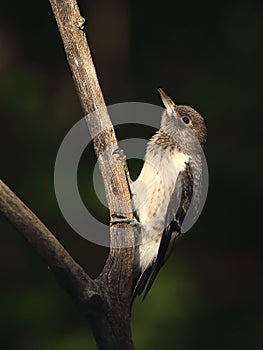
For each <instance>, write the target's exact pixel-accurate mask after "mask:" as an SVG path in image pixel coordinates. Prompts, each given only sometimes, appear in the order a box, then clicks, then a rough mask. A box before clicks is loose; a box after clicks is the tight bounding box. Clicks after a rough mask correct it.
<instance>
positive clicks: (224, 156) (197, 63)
mask: <svg viewBox="0 0 263 350" xmlns="http://www.w3.org/2000/svg"><path fill="white" fill-rule="evenodd" d="M79 4H80V7H81V10H82V14H83V16H84V17H85V18H86V30H87V32H88V39H89V43H90V46H91V50H92V54H93V58H94V61H95V65H96V68H97V72H98V76H99V79H100V82H101V86H102V89H103V93H104V96H105V99H106V101H107V103H108V104H111V103H118V102H126V101H140V102H148V103H153V104H160V100H159V97H158V94H157V92H156V89H157V88H158V87H159V86H161V87H162V88H163V89H164V90H166V91H167V92H168V94H170V95H171V96H172V97H173V98H174V99H175V101H176V102H177V103H180V104H181V103H184V104H190V105H191V106H193V107H195V108H196V109H197V110H199V111H200V112H201V113H202V114H203V115H204V116H205V118H206V122H207V126H208V141H207V145H206V149H205V153H206V155H207V161H208V165H209V172H210V187H209V194H208V198H207V202H206V206H205V209H204V211H203V213H202V215H201V217H200V219H199V221H198V222H197V224H196V225H195V226H194V227H193V228H192V229H191V232H190V233H189V235H187V236H186V237H185V239H184V240H183V241H181V242H180V244H179V245H178V247H177V250H176V252H175V253H174V255H173V256H172V257H171V258H170V260H169V262H168V263H167V265H166V266H165V267H164V268H163V270H162V272H161V274H160V276H159V277H158V280H157V282H156V283H155V285H154V287H153V289H152V291H151V293H150V295H149V297H148V298H147V299H146V301H145V302H144V303H143V304H141V302H140V300H138V301H136V304H135V308H134V312H133V334H134V341H135V347H136V349H145V350H147V349H160V348H161V347H162V348H163V349H182V350H185V349H202V350H204V349H215V350H217V349H231V350H233V349H239V350H242V349H248V348H249V349H250V348H251V349H255V350H257V349H258V350H259V349H263V301H262V295H263V283H262V275H263V274H262V273H263V261H262V243H263V239H262V227H261V225H260V223H261V216H262V212H261V209H262V206H261V199H262V198H261V195H262V173H261V172H262V165H261V162H262V142H261V140H262V127H263V115H262V78H263V76H262V69H261V67H262V62H263V51H262V47H263V45H262V44H263V40H262V38H263V15H262V13H263V12H262V5H260V2H257V1H231V2H229V1H226V0H224V1H220V2H204V1H203V2H202V1H201V2H197V1H193V0H192V1H188V2H187V1H184V2H180V3H178V4H176V3H175V2H172V1H161V2H153V1H138V0H136V1H113V0H97V1H88V0H87V1H79ZM0 8H1V10H0V76H1V84H0V100H1V104H0V112H1V127H0V149H1V162H0V164H1V165H0V176H1V178H2V179H3V180H4V181H5V182H6V183H7V184H8V185H9V186H10V187H11V188H12V189H13V190H14V191H15V192H16V193H17V194H18V195H19V196H20V197H21V198H22V199H23V200H24V201H25V203H26V204H27V205H28V206H29V207H30V208H31V209H32V210H33V211H34V212H35V213H36V214H37V215H39V217H40V218H41V219H42V220H43V221H44V222H45V223H46V224H47V226H48V227H49V228H50V229H51V230H52V231H53V232H55V233H56V235H57V237H58V238H59V239H60V240H61V241H62V242H63V244H64V245H65V246H66V247H67V249H68V250H69V251H70V253H71V254H72V255H73V256H74V257H75V258H76V259H77V261H79V262H80V263H81V264H82V265H83V266H84V267H85V269H86V270H87V271H88V272H89V273H90V274H92V275H93V276H95V275H96V274H98V273H99V271H100V269H101V267H102V265H103V262H104V259H105V257H106V254H107V251H106V250H105V249H104V248H101V247H97V246H95V245H92V244H90V243H88V242H87V241H85V240H84V239H82V238H81V237H80V236H78V235H77V234H76V233H75V232H74V231H73V230H71V229H70V228H69V226H68V225H67V223H66V222H65V220H64V219H63V217H62V215H61V213H60V211H59V208H58V205H57V203H56V199H55V195H54V188H53V166H54V161H55V157H56V153H57V150H58V147H59V145H60V143H61V141H62V139H63V137H64V135H65V134H66V132H67V131H68V130H69V129H70V128H71V127H72V126H73V124H74V123H75V122H76V121H78V120H79V119H80V118H81V117H82V113H81V109H80V105H79V101H78V98H77V96H76V92H75V91H74V85H73V82H72V79H71V73H70V71H69V68H68V65H67V62H66V59H65V55H64V52H63V47H62V43H61V40H60V36H59V33H58V31H57V28H56V23H55V20H54V18H53V15H52V12H51V8H50V6H49V3H48V1H38V2H36V1H32V0H30V1H27V2H22V1H5V2H2V3H1V6H0ZM137 132H139V131H138V128H137ZM127 135H128V136H132V137H136V129H135V131H133V133H132V135H130V134H129V130H128V131H127V130H123V131H122V134H121V135H119V137H120V138H121V137H124V136H127ZM140 137H142V135H141V134H140ZM91 169H92V162H91V161H89V159H87V161H86V162H85V159H83V160H82V162H81V166H80V174H79V184H80V188H81V191H82V194H83V197H85V198H86V199H87V201H89V202H91V206H93V207H94V208H93V209H94V210H95V211H96V213H97V215H98V216H100V215H102V216H103V215H104V216H105V213H104V214H103V213H102V209H100V207H99V206H98V203H97V202H96V201H95V199H93V195H91V194H89V193H90V192H89V191H90V189H91V187H92V183H91V176H90V171H91ZM134 171H135V172H136V169H134ZM137 171H138V169H137ZM97 207H98V208H97ZM104 219H105V218H104ZM0 237H1V247H0V281H1V282H0V283H1V288H0V293H1V297H0V310H1V312H0V349H4V350H5V349H10V350H11V349H12V350H14V349H16V350H17V349H19V350H20V349H21V350H24V349H27V350H31V349H34V350H35V349H37V350H46V349H56V350H60V349H61V350H62V349H63V350H82V349H95V344H94V341H93V339H92V335H91V333H90V332H89V330H88V326H87V324H86V320H85V318H84V316H83V315H82V314H81V313H79V311H78V310H77V308H76V307H75V305H74V304H73V302H72V301H71V299H70V297H69V296H68V295H67V294H66V293H65V292H64V291H63V290H62V289H61V288H60V287H59V286H58V285H57V283H56V281H55V279H54V278H53V275H52V273H51V272H50V271H48V269H47V266H46V264H45V263H44V262H43V261H42V260H41V258H40V257H39V256H38V255H37V254H36V253H35V252H34V250H33V249H32V248H31V247H30V246H29V245H28V243H27V242H26V241H25V240H24V239H23V238H22V236H21V235H20V234H19V233H18V232H16V231H15V230H14V229H13V228H12V227H11V226H10V225H9V224H8V223H6V222H5V220H4V219H3V218H0Z"/></svg>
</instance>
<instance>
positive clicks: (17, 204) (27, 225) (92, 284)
mask: <svg viewBox="0 0 263 350" xmlns="http://www.w3.org/2000/svg"><path fill="white" fill-rule="evenodd" d="M50 4H51V6H52V10H53V13H54V15H55V18H56V21H57V24H58V28H59V31H60V34H61V38H62V40H63V43H64V48H65V52H66V57H67V60H68V63H69V66H70V69H71V72H72V75H73V79H74V82H75V86H76V90H77V93H78V95H79V98H80V102H81V105H82V109H83V112H84V115H85V116H86V117H87V121H88V126H89V130H90V133H91V136H92V137H93V143H94V149H95V152H96V155H97V157H98V162H99V166H100V171H101V174H102V178H103V181H104V186H105V191H106V197H107V201H108V206H109V211H110V215H112V214H115V213H123V214H124V215H125V216H127V217H130V218H132V217H133V214H132V207H131V202H130V193H129V188H128V184H127V180H126V176H125V172H124V169H123V165H122V163H121V162H120V161H119V160H118V157H117V156H115V155H113V151H114V150H115V149H117V148H118V144H117V140H116V136H115V133H114V129H113V126H112V123H111V121H110V117H109V115H108V112H107V108H106V105H105V102H104V98H103V95H102V92H101V89H100V86H99V82H98V79H97V75H96V71H95V67H94V65H93V62H92V58H91V53H90V49H89V46H88V43H87V40H86V34H85V32H84V21H85V20H84V18H83V17H82V16H81V15H80V11H79V8H78V5H77V3H76V1H75V0H50ZM109 174H114V176H113V177H111V176H109ZM0 195H1V196H0V212H1V213H2V214H3V215H4V216H5V217H6V218H7V219H8V220H9V221H10V223H11V224H12V225H13V226H14V227H15V228H16V229H17V230H18V231H19V232H20V233H22V234H23V235H24V237H25V238H26V239H27V240H28V242H29V243H30V244H31V245H32V246H33V247H34V248H35V249H36V250H37V251H38V253H39V254H40V255H41V256H42V257H43V258H44V259H45V261H46V262H47V264H48V265H49V266H50V268H51V269H52V271H53V272H54V274H55V276H56V278H57V280H58V281H59V283H60V284H61V286H63V288H65V289H66V290H67V291H68V292H69V293H70V295H71V296H72V297H73V299H74V300H75V301H76V302H77V303H78V304H79V305H80V307H81V309H82V310H83V311H84V313H85V314H86V317H87V319H88V322H89V324H90V327H91V329H92V331H93V333H94V337H95V339H96V342H97V346H98V349H100V350H113V349H114V350H124V349H127V350H132V349H133V343H132V338H131V327H130V311H131V310H130V307H131V306H130V300H131V288H132V274H133V261H134V252H135V248H134V232H133V229H132V227H131V226H130V225H128V224H125V223H122V224H116V225H113V226H112V227H111V228H110V238H111V248H110V253H109V256H108V259H107V261H106V264H105V266H104V268H103V271H102V272H101V274H100V275H99V277H98V278H97V279H96V280H92V279H91V278H90V277H89V276H88V275H87V274H86V272H85V271H84V270H83V269H82V267H81V266H79V265H78V264H77V263H76V262H75V261H74V260H73V258H72V257H71V256H70V255H69V253H68V252H67V251H66V250H65V248H64V247H63V246H62V245H61V244H60V243H59V242H58V240H57V239H56V238H55V237H54V236H53V234H52V233H51V232H50V231H49V230H48V229H47V228H46V226H45V225H44V224H43V223H42V222H41V221H40V220H39V219H38V218H37V217H36V216H35V215H34V214H33V213H32V212H31V211H30V209H28V208H27V207H26V205H25V204H24V203H23V202H22V201H21V200H20V199H19V198H18V197H17V196H16V195H15V194H14V193H13V192H12V191H11V190H10V189H9V188H8V187H7V186H6V185H5V184H4V183H3V182H2V181H1V180H0ZM123 229H125V234H123ZM98 234H99V233H98ZM122 247H124V248H122Z"/></svg>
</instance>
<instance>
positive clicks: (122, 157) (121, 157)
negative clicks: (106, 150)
mask: <svg viewBox="0 0 263 350" xmlns="http://www.w3.org/2000/svg"><path fill="white" fill-rule="evenodd" d="M112 154H116V155H118V158H117V159H118V160H120V161H121V162H122V165H123V168H124V171H125V175H126V179H127V180H128V183H129V186H131V184H132V179H131V177H130V173H129V169H128V165H127V160H126V155H125V153H124V150H123V149H121V148H117V149H115V151H113V153H112ZM130 192H131V190H130Z"/></svg>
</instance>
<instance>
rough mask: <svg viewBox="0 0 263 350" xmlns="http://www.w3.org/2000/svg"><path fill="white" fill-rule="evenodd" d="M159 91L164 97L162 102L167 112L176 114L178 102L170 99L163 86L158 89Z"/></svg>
mask: <svg viewBox="0 0 263 350" xmlns="http://www.w3.org/2000/svg"><path fill="white" fill-rule="evenodd" d="M158 92H159V94H160V97H161V99H162V102H163V104H164V107H165V108H166V110H167V112H168V113H169V114H170V115H172V114H176V104H175V103H174V102H173V101H172V100H171V99H170V97H169V96H168V95H166V93H165V92H164V91H163V90H162V89H161V88H159V89H158Z"/></svg>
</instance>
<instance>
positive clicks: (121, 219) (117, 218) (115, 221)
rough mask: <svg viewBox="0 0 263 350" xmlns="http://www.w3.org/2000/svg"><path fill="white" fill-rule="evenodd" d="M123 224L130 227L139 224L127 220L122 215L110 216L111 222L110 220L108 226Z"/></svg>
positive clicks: (136, 221) (134, 220)
mask: <svg viewBox="0 0 263 350" xmlns="http://www.w3.org/2000/svg"><path fill="white" fill-rule="evenodd" d="M120 223H125V224H130V225H131V226H139V225H140V222H139V221H138V220H137V219H136V218H135V217H133V218H128V217H127V216H124V215H122V214H112V215H111V220H110V226H113V225H116V224H120Z"/></svg>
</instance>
